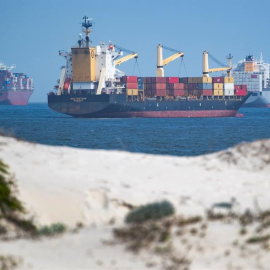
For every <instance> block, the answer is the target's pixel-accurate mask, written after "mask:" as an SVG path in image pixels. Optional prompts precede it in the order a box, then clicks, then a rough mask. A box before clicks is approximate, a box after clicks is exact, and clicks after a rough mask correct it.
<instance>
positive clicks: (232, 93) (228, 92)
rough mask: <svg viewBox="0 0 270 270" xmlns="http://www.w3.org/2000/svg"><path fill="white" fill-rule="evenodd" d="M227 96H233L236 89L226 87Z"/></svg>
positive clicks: (225, 93)
mask: <svg viewBox="0 0 270 270" xmlns="http://www.w3.org/2000/svg"><path fill="white" fill-rule="evenodd" d="M224 95H225V96H233V95H234V89H225V90H224Z"/></svg>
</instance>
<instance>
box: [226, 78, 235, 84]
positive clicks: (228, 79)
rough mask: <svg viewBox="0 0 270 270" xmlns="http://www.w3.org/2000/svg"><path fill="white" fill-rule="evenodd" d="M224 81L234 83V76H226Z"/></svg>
mask: <svg viewBox="0 0 270 270" xmlns="http://www.w3.org/2000/svg"><path fill="white" fill-rule="evenodd" d="M224 83H234V78H233V77H224Z"/></svg>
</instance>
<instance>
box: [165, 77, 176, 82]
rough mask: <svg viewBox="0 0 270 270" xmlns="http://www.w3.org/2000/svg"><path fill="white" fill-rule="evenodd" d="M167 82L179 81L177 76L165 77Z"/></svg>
mask: <svg viewBox="0 0 270 270" xmlns="http://www.w3.org/2000/svg"><path fill="white" fill-rule="evenodd" d="M167 83H179V78H178V77H167Z"/></svg>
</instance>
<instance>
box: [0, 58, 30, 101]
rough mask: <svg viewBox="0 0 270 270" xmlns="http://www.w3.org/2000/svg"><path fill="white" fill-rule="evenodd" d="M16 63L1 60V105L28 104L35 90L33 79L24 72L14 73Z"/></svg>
mask: <svg viewBox="0 0 270 270" xmlns="http://www.w3.org/2000/svg"><path fill="white" fill-rule="evenodd" d="M13 68H15V66H14V65H12V66H9V67H8V66H6V65H4V63H3V62H0V105H27V104H28V100H29V98H30V96H31V94H32V93H33V91H34V86H33V79H30V78H29V77H28V76H27V75H25V74H23V73H12V72H11V69H13Z"/></svg>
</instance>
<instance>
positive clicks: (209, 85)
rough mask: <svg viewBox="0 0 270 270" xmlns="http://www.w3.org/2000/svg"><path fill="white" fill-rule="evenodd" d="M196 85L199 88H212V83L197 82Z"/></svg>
mask: <svg viewBox="0 0 270 270" xmlns="http://www.w3.org/2000/svg"><path fill="white" fill-rule="evenodd" d="M198 87H199V89H200V90H212V87H213V86H212V83H199V84H198Z"/></svg>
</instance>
